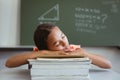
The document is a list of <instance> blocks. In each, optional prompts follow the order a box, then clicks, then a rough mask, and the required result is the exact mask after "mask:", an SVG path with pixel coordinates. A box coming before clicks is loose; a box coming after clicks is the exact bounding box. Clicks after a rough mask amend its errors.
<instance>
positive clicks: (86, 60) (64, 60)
mask: <svg viewBox="0 0 120 80" xmlns="http://www.w3.org/2000/svg"><path fill="white" fill-rule="evenodd" d="M28 61H29V64H31V65H35V64H38V65H45V64H46V65H49V64H57V65H58V64H63V63H66V64H73V65H75V64H90V63H91V60H90V59H89V58H60V59H58V58H57V59H56V58H37V59H28Z"/></svg>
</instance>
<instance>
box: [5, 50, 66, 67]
mask: <svg viewBox="0 0 120 80" xmlns="http://www.w3.org/2000/svg"><path fill="white" fill-rule="evenodd" d="M41 55H65V52H64V51H48V50H41V51H33V52H27V53H21V54H17V55H14V56H12V57H10V58H9V59H8V60H7V61H6V64H5V65H6V67H9V68H10V67H18V66H21V65H24V64H27V63H28V61H27V60H28V59H35V58H37V57H38V56H41Z"/></svg>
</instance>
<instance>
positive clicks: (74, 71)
mask: <svg viewBox="0 0 120 80" xmlns="http://www.w3.org/2000/svg"><path fill="white" fill-rule="evenodd" d="M48 67H49V66H48ZM88 73H89V70H88V69H72V68H71V69H45V70H44V69H31V71H30V74H31V75H42V76H48V75H54V76H58V75H61V76H63V75H75V76H78V75H79V76H83V75H88Z"/></svg>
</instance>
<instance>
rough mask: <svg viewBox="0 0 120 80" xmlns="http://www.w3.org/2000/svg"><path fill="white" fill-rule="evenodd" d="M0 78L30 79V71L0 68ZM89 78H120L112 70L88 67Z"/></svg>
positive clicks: (114, 79) (2, 79)
mask: <svg viewBox="0 0 120 80" xmlns="http://www.w3.org/2000/svg"><path fill="white" fill-rule="evenodd" d="M0 80H30V71H29V70H27V69H5V70H1V71H0ZM90 80H120V74H118V73H116V72H114V71H112V70H101V69H90Z"/></svg>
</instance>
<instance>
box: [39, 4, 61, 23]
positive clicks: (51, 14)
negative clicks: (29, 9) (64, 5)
mask: <svg viewBox="0 0 120 80" xmlns="http://www.w3.org/2000/svg"><path fill="white" fill-rule="evenodd" d="M38 20H52V21H58V20H59V4H56V5H55V6H53V7H52V8H50V9H49V10H47V11H46V12H45V13H43V14H42V15H41V16H40V17H39V18H38Z"/></svg>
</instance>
